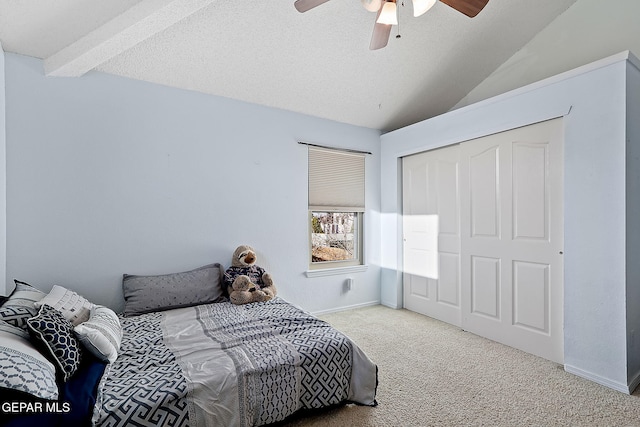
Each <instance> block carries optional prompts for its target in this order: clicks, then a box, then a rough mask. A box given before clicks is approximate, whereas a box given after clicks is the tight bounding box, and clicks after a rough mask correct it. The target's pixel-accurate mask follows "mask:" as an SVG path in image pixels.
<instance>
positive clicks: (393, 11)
mask: <svg viewBox="0 0 640 427" xmlns="http://www.w3.org/2000/svg"><path fill="white" fill-rule="evenodd" d="M376 22H377V23H378V24H385V25H398V10H397V8H396V4H395V3H394V2H390V1H388V2H385V3H384V5H383V6H382V11H381V12H380V16H378V20H377V21H376Z"/></svg>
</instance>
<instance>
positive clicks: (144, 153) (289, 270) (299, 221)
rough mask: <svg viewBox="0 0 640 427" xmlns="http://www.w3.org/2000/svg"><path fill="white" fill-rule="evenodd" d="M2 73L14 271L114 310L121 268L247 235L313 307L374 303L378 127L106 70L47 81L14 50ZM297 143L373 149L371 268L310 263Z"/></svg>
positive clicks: (157, 270) (172, 265)
mask: <svg viewBox="0 0 640 427" xmlns="http://www.w3.org/2000/svg"><path fill="white" fill-rule="evenodd" d="M212 78H214V76H212ZM6 82H7V93H6V94H7V126H6V127H7V142H6V145H7V159H8V163H7V224H8V234H7V254H8V258H7V274H8V277H9V278H18V279H21V280H24V281H27V282H31V283H32V284H34V285H35V286H38V287H40V288H42V289H43V290H49V288H50V287H51V286H52V285H53V284H60V285H62V286H66V287H68V288H71V289H74V290H76V291H78V292H80V293H81V294H83V295H84V296H85V297H87V298H89V299H90V300H93V301H94V302H96V303H100V304H105V305H108V306H111V307H114V308H116V309H120V308H121V307H122V304H123V301H122V292H121V288H120V287H121V275H122V274H123V273H129V274H163V273H169V272H175V271H183V270H187V269H191V268H195V267H199V266H201V265H204V264H207V263H210V262H216V261H217V262H221V263H222V264H223V265H225V266H228V265H229V264H230V258H231V254H232V253H233V250H234V249H235V247H236V246H237V245H239V244H243V243H248V244H251V245H252V246H254V247H255V248H256V249H257V250H258V253H259V257H260V258H259V260H258V264H259V265H262V266H264V267H266V268H267V269H268V270H269V271H270V272H271V273H272V275H273V276H274V278H275V281H276V284H277V286H278V288H279V291H280V295H282V296H283V297H285V298H286V299H288V300H289V301H291V302H293V303H295V304H298V305H300V306H301V307H303V308H304V309H307V310H309V311H314V312H318V311H324V310H333V309H338V308H343V307H350V306H357V305H363V304H370V303H375V302H377V301H379V299H380V291H379V276H380V274H379V271H380V270H379V267H378V265H379V263H380V261H379V260H380V251H379V247H380V240H379V229H380V227H379V206H380V199H379V194H380V184H379V183H380V175H379V159H380V158H379V151H380V150H379V148H380V138H379V132H378V131H376V130H371V129H366V128H360V127H354V126H350V125H346V124H341V123H336V122H332V121H328V120H324V119H318V118H314V117H310V116H305V115H300V114H295V113H291V112H286V111H282V110H277V109H272V108H267V107H262V106H257V105H252V104H248V103H243V102H238V101H234V100H230V99H225V98H219V97H213V96H209V95H203V94H198V93H195V92H190V91H184V90H177V89H172V88H168V87H164V86H159V85H155V84H149V83H144V82H140V81H136V80H131V79H125V78H120V77H114V76H111V75H107V74H104V73H97V72H92V73H89V74H87V75H86V76H84V77H81V78H46V77H44V76H43V67H42V61H40V60H36V59H33V58H28V57H23V56H18V55H14V54H7V55H6ZM298 140H304V141H309V142H316V143H320V144H327V145H332V146H338V147H347V148H354V149H362V150H366V151H371V152H372V153H373V154H372V155H370V156H367V160H366V168H367V169H366V174H367V176H366V192H367V193H366V197H367V200H366V203H367V212H366V213H365V220H366V234H365V242H366V247H365V251H366V254H367V261H368V264H369V268H368V270H367V271H366V272H361V273H352V274H349V275H345V274H342V275H336V276H329V277H322V278H306V276H305V275H304V272H305V271H306V269H307V266H308V258H307V257H308V239H307V232H308V228H307V150H306V147H305V146H302V145H299V144H298V143H297V141H298ZM347 277H352V278H354V280H355V286H354V289H353V290H352V291H349V292H346V291H345V286H344V282H345V280H346V278H347Z"/></svg>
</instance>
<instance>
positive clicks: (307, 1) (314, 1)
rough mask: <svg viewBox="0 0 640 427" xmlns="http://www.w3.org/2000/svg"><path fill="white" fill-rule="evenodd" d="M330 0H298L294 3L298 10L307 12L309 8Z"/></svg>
mask: <svg viewBox="0 0 640 427" xmlns="http://www.w3.org/2000/svg"><path fill="white" fill-rule="evenodd" d="M328 1H329V0H296V1H295V2H294V3H293V5H294V6H295V7H296V9H297V10H298V12H300V13H302V12H306V11H307V10H309V9H313V8H314V7H316V6H320V5H321V4H322V3H326V2H328Z"/></svg>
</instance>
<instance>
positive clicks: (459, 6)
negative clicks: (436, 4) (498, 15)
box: [440, 0, 489, 18]
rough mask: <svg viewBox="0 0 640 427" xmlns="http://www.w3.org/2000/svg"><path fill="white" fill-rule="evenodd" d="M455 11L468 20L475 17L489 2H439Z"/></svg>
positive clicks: (478, 0) (481, 0) (453, 0)
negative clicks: (465, 16)
mask: <svg viewBox="0 0 640 427" xmlns="http://www.w3.org/2000/svg"><path fill="white" fill-rule="evenodd" d="M440 1H441V2H442V3H444V4H446V5H447V6H450V7H452V8H454V9H455V10H457V11H458V12H460V13H464V14H465V15H467V16H468V17H469V18H473V17H474V16H476V15H477V14H478V13H480V11H481V10H482V9H484V7H485V6H486V5H487V3H489V0H440Z"/></svg>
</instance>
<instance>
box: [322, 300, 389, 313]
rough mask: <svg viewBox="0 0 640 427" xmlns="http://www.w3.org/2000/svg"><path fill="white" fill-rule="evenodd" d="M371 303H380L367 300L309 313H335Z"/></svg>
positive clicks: (370, 304)
mask: <svg viewBox="0 0 640 427" xmlns="http://www.w3.org/2000/svg"><path fill="white" fill-rule="evenodd" d="M372 305H380V301H369V302H363V303H360V304H354V305H348V306H344V307H338V308H330V309H329V310H320V311H312V312H311V314H313V315H314V316H321V315H323V314H329V313H337V312H339V311H347V310H353V309H355V308H362V307H370V306H372Z"/></svg>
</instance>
